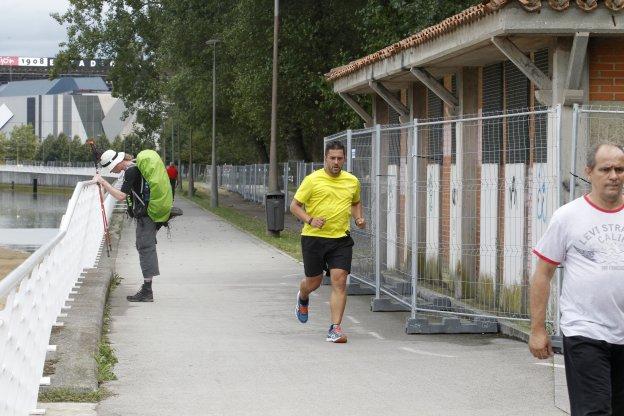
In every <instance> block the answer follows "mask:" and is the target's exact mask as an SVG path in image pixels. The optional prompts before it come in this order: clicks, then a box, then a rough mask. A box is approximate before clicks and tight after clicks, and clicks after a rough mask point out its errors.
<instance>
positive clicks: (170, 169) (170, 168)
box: [167, 162, 178, 198]
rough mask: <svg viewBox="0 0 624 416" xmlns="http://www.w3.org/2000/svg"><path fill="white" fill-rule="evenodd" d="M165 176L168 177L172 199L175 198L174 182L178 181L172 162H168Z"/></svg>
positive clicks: (176, 171)
mask: <svg viewBox="0 0 624 416" xmlns="http://www.w3.org/2000/svg"><path fill="white" fill-rule="evenodd" d="M167 175H168V176H169V182H170V183H171V192H172V193H173V197H174V198H175V188H176V182H177V181H178V170H177V169H176V167H175V165H174V164H173V162H169V166H167Z"/></svg>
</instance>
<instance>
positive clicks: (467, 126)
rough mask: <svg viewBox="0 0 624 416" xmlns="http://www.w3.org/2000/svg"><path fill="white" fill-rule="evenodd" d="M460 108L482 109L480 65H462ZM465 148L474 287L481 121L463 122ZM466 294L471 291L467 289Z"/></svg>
mask: <svg viewBox="0 0 624 416" xmlns="http://www.w3.org/2000/svg"><path fill="white" fill-rule="evenodd" d="M458 95H459V111H460V114H462V115H470V114H477V113H478V111H479V69H478V68H463V69H462V71H461V73H460V76H459V82H458ZM461 141H462V146H461V148H462V152H461V154H457V160H459V158H461V161H462V182H463V184H464V187H463V190H462V194H461V195H462V211H463V212H465V213H469V214H468V215H463V216H462V224H461V236H462V237H461V242H462V254H461V263H462V274H463V277H464V279H466V280H467V281H468V282H469V283H470V284H469V285H467V286H468V288H472V289H474V288H475V285H474V283H475V282H476V281H477V280H478V277H479V270H478V262H477V259H478V256H477V254H476V253H477V248H478V247H479V238H478V233H477V230H478V229H479V214H478V212H479V210H480V200H479V186H477V184H478V183H479V180H480V176H481V175H480V173H481V172H480V169H479V166H480V164H479V159H480V158H479V124H478V123H476V122H469V123H464V124H463V125H462V132H461ZM464 295H468V296H469V295H470V294H469V293H464Z"/></svg>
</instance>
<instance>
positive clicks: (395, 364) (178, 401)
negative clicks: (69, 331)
mask: <svg viewBox="0 0 624 416" xmlns="http://www.w3.org/2000/svg"><path fill="white" fill-rule="evenodd" d="M176 205H179V206H181V207H182V208H183V209H184V216H183V217H181V218H179V219H176V221H175V224H174V227H173V230H172V237H171V239H168V238H167V236H166V231H165V230H161V231H160V233H159V243H158V254H159V257H160V265H161V273H162V275H161V276H160V277H158V278H157V280H155V282H154V296H155V302H154V303H145V304H136V303H128V302H127V301H126V300H125V297H126V295H128V294H132V293H134V292H135V291H136V290H137V288H138V287H139V285H140V282H141V278H140V271H139V266H138V256H137V254H136V250H135V249H134V226H133V224H130V223H128V224H126V226H125V229H124V231H123V237H122V242H121V245H120V249H119V257H118V260H117V270H118V273H119V274H120V275H121V276H122V277H123V278H124V280H123V282H122V285H121V286H120V287H118V288H117V290H116V291H115V293H114V295H113V299H112V302H111V303H112V331H111V334H110V338H111V341H112V344H113V347H114V348H115V350H116V352H117V357H118V359H119V363H118V364H117V366H116V368H115V373H116V374H117V376H118V378H119V379H118V380H117V381H114V382H110V383H107V388H109V389H110V390H111V391H112V392H113V393H114V396H112V397H110V398H108V399H106V400H105V401H103V402H102V403H100V405H99V406H98V414H99V415H100V416H133V415H141V416H147V415H167V416H170V415H192V416H194V415H198V416H200V415H201V416H205V415H215V416H216V415H219V416H229V415H241V416H243V415H244V416H250V415H267V416H269V415H271V416H273V415H289V416H290V415H298V416H305V415H322V414H336V415H360V416H362V415H375V416H379V415H388V414H410V415H419V416H422V415H497V416H500V415H540V416H545V415H562V414H563V413H562V412H561V411H559V410H558V409H557V408H555V406H554V397H553V394H554V393H553V391H554V378H553V369H552V367H547V366H543V365H535V363H536V360H534V359H532V358H531V356H530V354H529V352H528V349H527V346H526V344H524V343H521V342H517V341H513V340H510V339H505V338H501V337H496V336H474V335H461V336H450V335H439V336H415V335H406V334H405V333H404V331H403V325H404V322H405V314H402V313H372V312H370V311H369V299H370V297H368V296H364V297H350V298H349V301H348V304H347V311H346V317H345V320H344V323H343V329H344V330H345V331H346V332H347V334H348V336H349V342H348V343H347V344H342V345H334V344H330V343H327V342H325V333H326V331H327V327H328V324H329V321H328V319H329V311H328V305H327V303H326V301H327V300H328V294H329V288H328V287H326V286H324V287H321V288H320V289H319V290H318V291H317V293H316V294H315V296H313V297H312V298H311V306H310V308H311V318H310V321H309V322H308V323H307V324H305V325H303V324H300V323H299V322H298V321H297V320H296V318H295V317H294V313H293V306H294V305H293V303H294V300H295V294H296V292H297V286H298V281H299V279H300V275H301V272H302V266H301V265H300V264H299V263H298V262H296V261H294V260H293V259H291V258H289V257H287V256H285V255H283V254H281V253H280V252H278V251H277V250H275V249H273V248H271V247H269V246H267V245H265V244H264V243H262V242H260V241H258V240H256V239H255V238H253V237H250V236H248V235H247V234H245V233H243V232H241V231H239V230H238V229H236V228H234V227H232V226H230V225H229V224H228V223H226V222H224V221H222V220H220V219H218V218H217V217H215V216H213V215H211V214H209V213H207V212H206V211H203V210H201V209H200V208H198V207H196V206H194V205H190V204H189V203H188V202H186V201H184V200H182V199H180V200H179V201H177V202H176Z"/></svg>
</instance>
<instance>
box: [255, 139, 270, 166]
mask: <svg viewBox="0 0 624 416" xmlns="http://www.w3.org/2000/svg"><path fill="white" fill-rule="evenodd" d="M251 141H252V143H253V145H254V146H255V147H256V153H257V154H258V163H269V153H268V152H267V148H266V145H265V144H264V142H263V141H262V139H261V138H259V137H252V138H251Z"/></svg>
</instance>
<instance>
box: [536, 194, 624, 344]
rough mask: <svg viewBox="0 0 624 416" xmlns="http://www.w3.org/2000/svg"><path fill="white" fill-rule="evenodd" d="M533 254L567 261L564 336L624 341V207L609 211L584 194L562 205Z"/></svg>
mask: <svg viewBox="0 0 624 416" xmlns="http://www.w3.org/2000/svg"><path fill="white" fill-rule="evenodd" d="M533 252H534V253H535V254H536V255H537V256H538V257H540V258H541V259H542V260H544V261H547V262H549V263H551V264H562V265H563V272H564V278H563V288H562V293H561V300H560V308H561V330H562V331H563V334H564V335H565V336H568V337H570V336H575V335H580V336H584V337H588V338H592V339H597V340H602V341H607V342H609V343H611V344H620V345H623V344H624V206H622V207H620V208H618V209H616V210H613V211H606V210H603V209H601V208H598V207H597V206H596V205H594V204H593V203H592V202H591V201H590V200H589V198H588V197H587V196H583V197H581V198H578V199H576V200H574V201H572V202H570V203H568V204H566V205H564V206H562V207H560V208H559V209H558V210H557V211H555V213H554V214H553V217H552V220H551V221H550V224H549V225H548V229H547V230H546V233H545V234H544V236H543V237H542V238H541V240H540V241H539V243H537V246H536V247H535V249H534V250H533Z"/></svg>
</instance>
